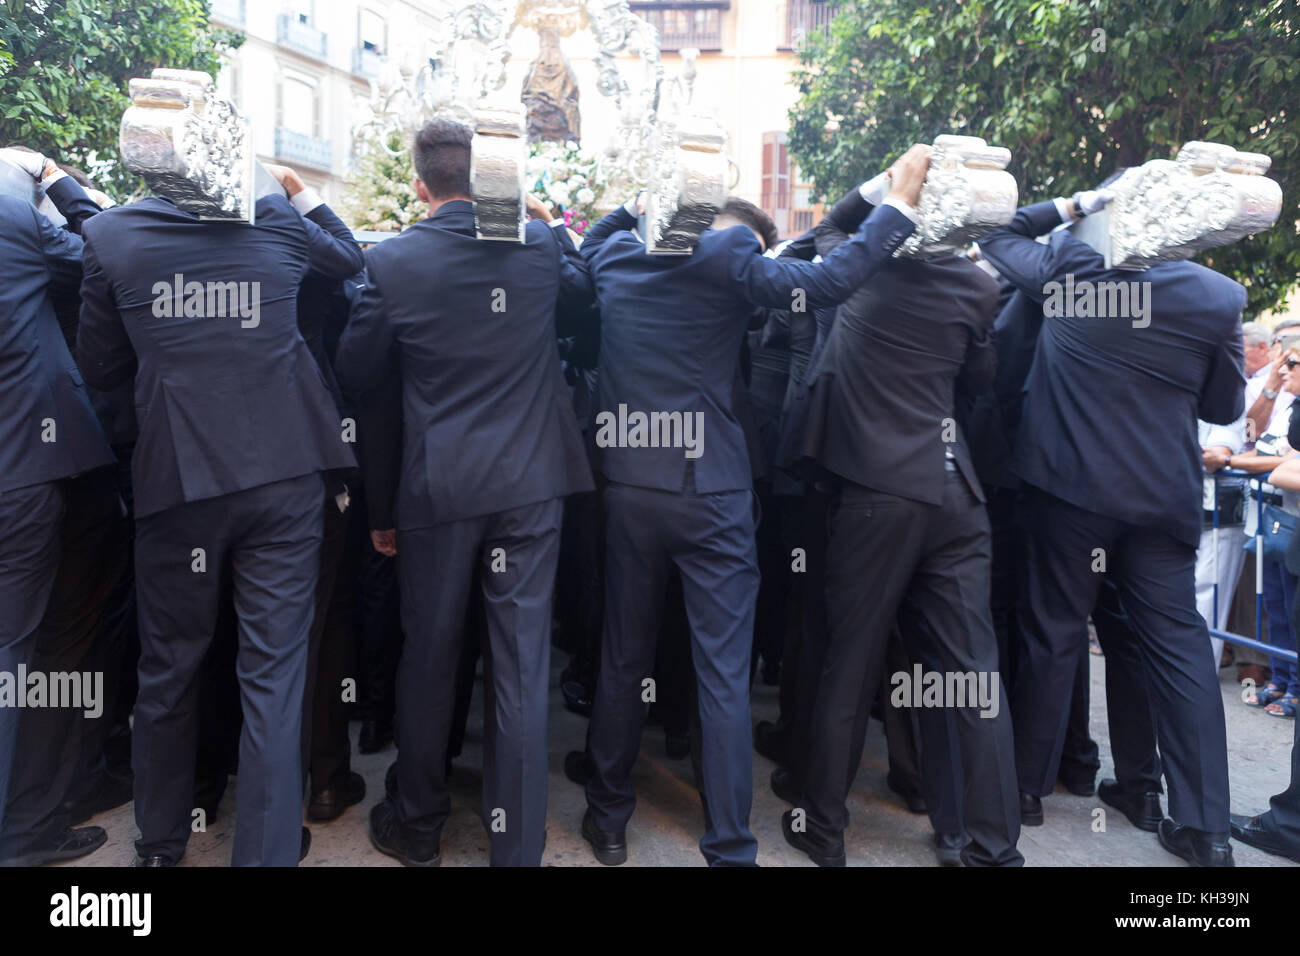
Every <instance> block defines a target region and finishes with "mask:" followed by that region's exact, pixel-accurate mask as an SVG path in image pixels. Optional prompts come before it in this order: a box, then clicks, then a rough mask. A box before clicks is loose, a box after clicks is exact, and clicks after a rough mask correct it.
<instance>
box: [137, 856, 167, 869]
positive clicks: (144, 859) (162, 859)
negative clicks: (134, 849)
mask: <svg viewBox="0 0 1300 956" xmlns="http://www.w3.org/2000/svg"><path fill="white" fill-rule="evenodd" d="M135 865H136V866H138V867H144V868H151V867H155V866H175V865H176V861H175V860H173V859H172V858H171V857H169V856H137V857H136V858H135Z"/></svg>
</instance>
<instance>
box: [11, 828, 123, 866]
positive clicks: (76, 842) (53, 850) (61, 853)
mask: <svg viewBox="0 0 1300 956" xmlns="http://www.w3.org/2000/svg"><path fill="white" fill-rule="evenodd" d="M107 842H108V834H107V833H105V832H104V828H103V827H66V828H64V830H63V832H62V833H58V834H56V835H55V836H53V837H51V838H50V839H48V840H46V841H45V842H44V843H42V844H40V845H38V846H35V847H33V848H32V849H30V850H28V851H27V852H25V853H23V854H21V855H19V856H16V857H10V858H9V859H7V860H3V861H0V866H44V865H45V864H46V863H62V862H63V861H64V860H75V859H77V858H78V857H83V856H85V855H86V854H87V853H94V852H95V851H96V850H98V849H99V848H100V847H101V846H103V845H104V844H105V843H107Z"/></svg>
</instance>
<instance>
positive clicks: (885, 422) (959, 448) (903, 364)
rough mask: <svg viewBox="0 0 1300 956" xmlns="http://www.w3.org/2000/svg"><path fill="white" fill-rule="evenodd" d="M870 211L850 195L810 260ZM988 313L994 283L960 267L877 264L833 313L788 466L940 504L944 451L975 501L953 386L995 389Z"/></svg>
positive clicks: (954, 263)
mask: <svg viewBox="0 0 1300 956" xmlns="http://www.w3.org/2000/svg"><path fill="white" fill-rule="evenodd" d="M871 209H872V206H871V205H870V204H869V203H868V202H867V201H866V200H864V199H863V198H862V196H861V195H860V194H859V193H858V191H857V190H853V191H852V192H850V193H849V194H848V195H846V196H845V197H844V198H843V199H841V200H840V201H839V202H838V203H836V205H835V207H834V208H833V209H832V210H831V211H830V213H829V214H828V215H827V217H826V218H825V219H824V220H823V221H822V222H821V224H820V225H819V226H818V227H817V249H818V251H819V252H820V253H821V254H822V255H828V254H830V253H831V252H832V251H833V250H834V249H836V248H837V247H839V246H840V244H841V243H843V242H844V241H845V240H846V239H847V238H848V233H849V230H851V229H853V228H854V227H856V225H857V224H858V222H860V221H861V220H862V218H863V217H864V216H866V215H867V213H868V212H870V210H871ZM996 303H997V284H996V283H995V282H994V281H993V280H992V279H991V278H990V277H989V276H987V275H986V274H985V273H983V272H982V271H980V269H979V267H978V266H976V265H975V264H974V263H973V262H971V261H970V260H969V259H967V258H965V257H964V256H945V257H944V258H942V259H931V260H924V261H923V260H920V259H908V258H896V259H889V260H888V261H887V262H885V263H884V264H883V265H882V266H881V267H880V271H879V272H877V273H876V274H875V275H874V276H873V277H872V278H871V279H870V281H868V282H866V283H865V284H864V285H862V286H861V287H860V288H859V289H858V290H857V291H855V292H854V294H853V295H852V297H850V298H849V299H848V301H846V302H845V303H844V304H843V305H841V306H840V309H839V313H838V314H837V315H836V317H835V321H834V324H833V325H832V326H831V330H830V333H829V335H828V336H827V339H826V343H825V345H824V347H823V348H822V351H821V354H820V356H819V357H818V358H817V360H816V364H815V366H814V367H813V368H812V370H811V371H810V373H809V378H808V394H807V398H806V401H807V405H808V408H807V415H806V418H805V419H804V420H803V422H802V424H800V423H798V422H796V423H795V424H794V425H793V427H795V428H798V429H800V434H799V436H798V437H797V438H796V444H795V445H794V446H793V447H794V448H795V449H796V450H797V453H796V455H795V460H798V459H799V458H808V459H810V460H812V461H814V462H816V463H817V464H818V465H820V466H821V467H822V468H824V469H825V470H827V471H829V472H831V473H832V474H835V475H838V476H840V477H841V478H845V479H848V480H849V481H852V482H854V483H855V484H859V485H862V486H864V487H867V488H872V489H874V490H876V491H884V492H888V493H889V494H895V495H899V496H901V497H904V498H911V499H913V500H916V501H923V502H927V503H929V504H938V503H940V502H941V501H942V500H943V485H944V481H945V475H944V471H945V469H944V458H945V449H951V451H952V453H953V456H954V458H955V459H956V462H957V466H958V468H959V469H960V470H961V472H962V474H963V476H964V477H965V478H966V480H967V482H968V484H969V485H970V487H971V491H972V492H973V493H974V494H975V495H976V496H977V497H980V498H981V500H982V491H981V490H980V484H979V480H978V478H977V476H976V474H975V469H974V466H973V465H972V464H971V460H970V452H969V449H968V448H967V447H966V444H965V442H964V440H963V439H962V435H961V429H960V428H959V427H958V426H957V424H956V420H955V419H956V408H955V389H956V387H957V383H958V381H959V379H960V380H964V384H965V386H966V387H967V388H968V389H969V390H971V391H980V390H983V389H984V388H987V387H988V386H989V385H991V384H992V382H993V374H994V371H995V369H996V364H997V358H996V354H995V353H994V351H993V337H992V328H993V317H994V306H995V305H996ZM949 432H950V434H949ZM945 438H949V439H951V441H948V442H945Z"/></svg>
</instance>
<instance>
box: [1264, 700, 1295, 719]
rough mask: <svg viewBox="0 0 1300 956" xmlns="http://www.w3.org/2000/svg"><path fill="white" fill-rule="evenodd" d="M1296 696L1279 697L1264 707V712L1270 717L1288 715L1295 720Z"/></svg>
mask: <svg viewBox="0 0 1300 956" xmlns="http://www.w3.org/2000/svg"><path fill="white" fill-rule="evenodd" d="M1295 708H1296V697H1295V696H1294V695H1292V696H1290V697H1279V698H1278V699H1277V700H1275V701H1273V703H1271V704H1269V705H1268V706H1267V707H1265V708H1264V713H1266V714H1268V715H1269V716H1270V717H1289V718H1291V719H1292V720H1295Z"/></svg>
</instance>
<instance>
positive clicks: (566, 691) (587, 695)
mask: <svg viewBox="0 0 1300 956" xmlns="http://www.w3.org/2000/svg"><path fill="white" fill-rule="evenodd" d="M560 696H561V697H563V698H564V709H565V710H567V711H570V712H572V713H575V714H577V715H578V716H579V717H590V716H591V709H592V707H593V706H594V705H595V701H594V700H593V698H592V693H591V688H590V687H588V686H587V685H586V684H584V683H582V682H581V681H576V680H562V681H560Z"/></svg>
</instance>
